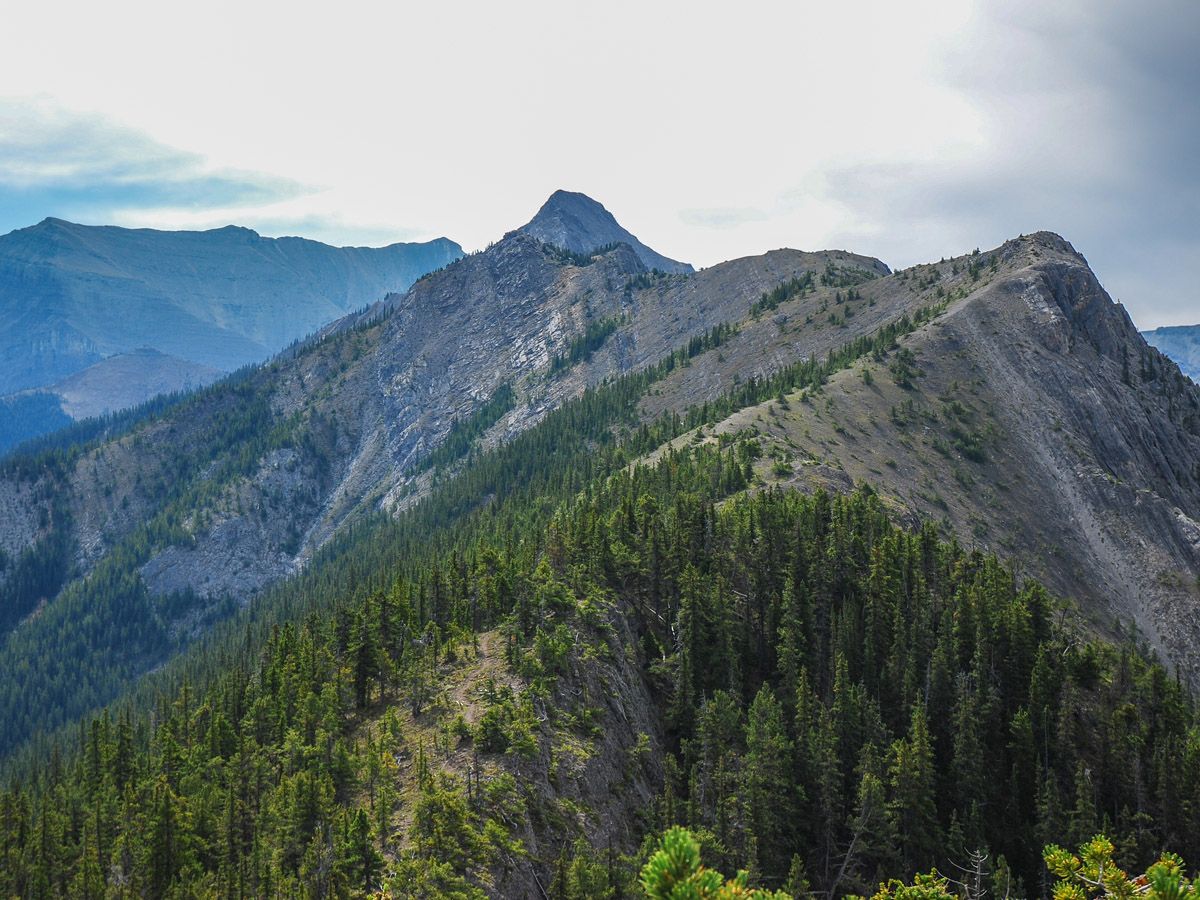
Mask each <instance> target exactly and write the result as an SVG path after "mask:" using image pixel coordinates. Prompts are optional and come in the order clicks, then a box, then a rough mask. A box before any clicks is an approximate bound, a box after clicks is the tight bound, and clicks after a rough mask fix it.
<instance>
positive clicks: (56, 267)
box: [0, 219, 462, 399]
mask: <svg viewBox="0 0 1200 900" xmlns="http://www.w3.org/2000/svg"><path fill="white" fill-rule="evenodd" d="M461 255H462V248H461V247H459V245H458V244H456V243H454V242H453V241H450V240H447V239H445V238H438V239H437V240H434V241H429V242H427V243H419V244H392V245H390V246H387V247H380V248H364V247H340V248H339V247H331V246H328V245H326V244H322V243H319V242H317V241H310V240H306V239H303V238H295V237H285V238H264V237H261V236H260V235H258V234H257V233H256V232H254V231H251V230H250V229H247V228H238V227H235V226H228V227H226V228H218V229H215V230H212V231H199V232H192V231H178V232H165V231H154V230H150V229H136V230H133V229H126V228H116V227H112V226H87V225H76V224H73V223H71V222H65V221H63V220H61V219H46V220H45V221H43V222H41V223H39V224H37V225H34V226H32V227H30V228H22V229H19V230H17V231H13V232H11V233H10V234H7V235H4V236H3V237H0V394H9V393H12V392H15V391H20V390H24V389H28V388H38V387H45V386H48V385H51V384H54V383H56V382H59V381H61V380H62V379H63V378H65V377H67V376H69V375H72V374H74V373H75V372H79V371H80V370H82V369H85V368H87V367H88V366H90V365H92V364H94V363H97V362H99V361H100V360H102V359H105V358H106V357H109V356H113V355H116V354H120V353H126V352H129V351H133V350H137V349H140V348H150V349H153V350H157V351H159V352H161V353H164V354H167V355H169V356H172V357H175V358H177V359H179V360H183V361H186V362H188V363H194V364H199V365H201V366H206V367H209V368H211V369H215V370H218V371H230V370H233V369H236V368H238V367H240V366H242V365H245V364H247V363H251V362H256V361H259V360H263V359H266V358H267V357H268V356H270V355H271V354H273V353H275V352H277V351H278V350H280V349H281V348H283V347H285V346H287V345H288V344H289V343H291V342H292V341H294V340H296V339H297V338H300V337H303V336H304V335H306V334H309V333H310V332H312V331H314V330H315V329H317V328H320V327H321V326H323V325H325V324H327V323H329V322H331V321H333V320H334V319H336V318H339V317H341V316H343V315H345V314H346V313H347V312H350V311H352V310H354V309H357V308H360V307H362V306H365V305H367V304H369V303H372V302H374V301H376V300H379V299H381V298H382V297H383V296H384V295H386V294H388V293H389V292H395V291H403V290H406V289H407V288H408V287H409V286H410V285H411V284H412V283H413V282H414V281H415V280H416V279H417V278H419V277H420V276H421V275H423V274H425V273H426V272H429V271H431V270H433V269H437V268H440V267H441V266H444V265H446V264H447V263H449V262H451V261H453V260H455V259H457V258H458V257H460V256H461ZM148 396H150V393H145V394H143V396H142V397H141V399H145V398H146V397H148Z"/></svg>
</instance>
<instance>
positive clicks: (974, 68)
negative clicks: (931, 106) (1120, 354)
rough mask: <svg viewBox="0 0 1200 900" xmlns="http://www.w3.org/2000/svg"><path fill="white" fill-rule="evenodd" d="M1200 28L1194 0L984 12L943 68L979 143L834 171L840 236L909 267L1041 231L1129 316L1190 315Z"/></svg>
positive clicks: (1197, 217) (1197, 302) (1193, 315)
mask: <svg viewBox="0 0 1200 900" xmlns="http://www.w3.org/2000/svg"><path fill="white" fill-rule="evenodd" d="M1197 33H1200V5H1197V4H1194V3H1184V2H1173V0H1151V2H1149V3H1146V4H1139V5H1138V6H1137V7H1136V8H1135V7H1133V6H1131V5H1129V4H1123V3H1118V2H1089V3H1086V4H1081V3H1073V4H1055V5H1049V4H1036V3H1021V4H1017V5H1015V6H1014V5H1006V6H1005V7H1003V9H1000V8H996V9H994V10H992V11H987V12H981V13H979V14H978V15H977V17H976V19H975V20H974V22H973V23H971V25H969V26H968V28H967V29H966V31H965V32H964V33H963V34H962V35H961V36H960V40H959V42H958V43H957V44H956V46H955V48H954V49H952V50H951V51H949V52H948V53H947V55H946V57H945V65H944V68H943V70H942V72H941V77H942V78H944V79H945V80H946V81H947V83H948V84H950V85H951V86H953V87H954V88H955V89H956V90H958V91H960V92H961V93H962V94H963V95H964V96H965V97H966V98H967V99H968V102H970V103H971V105H972V106H973V107H974V108H975V109H977V110H979V111H980V113H981V121H982V123H983V129H984V130H983V135H982V136H983V138H984V140H983V146H982V148H981V149H980V150H979V151H978V152H973V153H970V154H968V155H965V156H964V157H962V158H957V159H936V160H934V159H927V160H922V159H911V160H901V161H895V160H878V161H867V162H858V163H856V164H853V165H847V166H841V167H833V168H831V169H829V170H828V171H827V172H825V173H824V178H823V182H822V185H823V187H822V194H823V196H825V197H826V198H828V199H830V200H834V201H836V202H837V203H839V204H840V205H841V206H842V207H843V209H844V211H845V213H846V224H845V225H844V226H843V229H842V233H841V235H840V237H843V238H844V239H845V240H848V241H852V242H853V241H868V243H869V245H870V246H872V247H874V248H876V249H875V250H874V251H872V252H881V253H885V254H890V255H891V258H892V259H894V260H895V261H896V262H897V263H899V264H900V265H907V264H910V263H913V262H918V261H922V260H923V259H926V258H930V257H939V256H941V255H942V254H943V253H950V252H960V251H962V250H966V249H970V248H972V247H973V246H975V245H980V246H991V245H995V244H998V243H999V242H1001V241H1002V240H1004V239H1006V238H1008V237H1011V236H1014V235H1016V234H1018V233H1021V232H1026V233H1027V232H1030V231H1034V230H1037V229H1041V228H1045V229H1050V230H1054V231H1058V232H1060V233H1062V234H1063V235H1064V236H1065V237H1067V238H1068V239H1069V240H1071V241H1072V242H1073V243H1074V244H1075V246H1076V248H1077V249H1079V250H1080V251H1082V252H1083V253H1084V254H1085V255H1087V256H1088V257H1089V259H1090V260H1091V261H1092V263H1093V265H1094V266H1095V268H1096V269H1097V272H1098V274H1099V275H1100V278H1101V280H1102V281H1103V282H1104V283H1105V285H1106V286H1107V287H1108V288H1109V291H1110V293H1112V294H1113V295H1114V296H1115V297H1117V298H1119V299H1121V300H1122V301H1123V302H1125V303H1126V305H1127V306H1128V307H1129V310H1130V313H1131V315H1133V317H1134V319H1135V321H1137V322H1138V324H1139V326H1141V327H1153V326H1156V325H1160V324H1183V323H1189V322H1196V321H1200V296H1198V292H1197V290H1196V288H1195V286H1194V277H1193V275H1192V273H1191V271H1190V269H1191V266H1190V265H1189V264H1188V260H1195V259H1200V174H1198V172H1197V169H1196V164H1195V159H1196V147H1197V146H1198V143H1200V114H1197V111H1196V110H1197V107H1196V106H1195V101H1194V93H1195V91H1196V89H1197V87H1198V86H1200V54H1197V53H1196V52H1195V48H1194V46H1193V44H1192V42H1193V40H1194V36H1195V35H1196V34H1197ZM868 239H869V240H868Z"/></svg>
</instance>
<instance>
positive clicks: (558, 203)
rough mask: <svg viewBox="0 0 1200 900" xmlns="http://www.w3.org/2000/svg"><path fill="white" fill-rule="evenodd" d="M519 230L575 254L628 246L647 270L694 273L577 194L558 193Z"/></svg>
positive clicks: (601, 206)
mask: <svg viewBox="0 0 1200 900" xmlns="http://www.w3.org/2000/svg"><path fill="white" fill-rule="evenodd" d="M519 230H520V231H521V232H523V233H525V234H528V235H531V236H533V237H535V238H537V239H538V240H540V241H543V242H545V243H547V244H553V245H554V246H556V247H562V248H563V249H564V250H570V251H571V252H572V253H590V252H591V251H592V250H595V249H597V248H598V247H606V246H608V245H610V244H628V245H629V246H630V247H632V248H633V251H634V252H635V253H636V254H637V255H638V258H639V259H641V261H642V262H643V263H644V264H645V265H646V267H647V268H650V269H661V270H662V271H664V272H685V273H686V272H691V271H693V270H692V267H691V266H690V265H688V264H687V263H681V262H678V261H676V260H673V259H670V258H668V257H666V256H663V255H662V254H661V253H657V252H655V251H654V250H651V249H650V248H649V247H647V246H646V245H645V244H643V243H642V242H641V241H639V240H638V239H637V238H636V237H634V236H633V235H632V234H630V233H629V232H628V231H626V230H625V229H624V228H623V227H621V224H620V223H619V222H618V221H617V220H616V218H614V217H613V214H612V213H610V212H609V211H608V210H607V209H605V208H604V206H603V204H601V203H599V202H598V201H596V200H593V199H592V198H591V197H589V196H588V195H587V194H581V193H578V192H577V191H564V190H557V191H555V192H554V193H553V194H551V195H550V198H549V199H548V200H547V201H546V202H545V203H543V204H542V208H541V209H539V210H538V212H537V215H535V216H534V217H533V218H532V219H531V220H530V221H529V223H528V224H527V225H524V226H522V227H521V228H520V229H519Z"/></svg>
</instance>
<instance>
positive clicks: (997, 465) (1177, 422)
mask: <svg viewBox="0 0 1200 900" xmlns="http://www.w3.org/2000/svg"><path fill="white" fill-rule="evenodd" d="M858 290H859V292H860V294H861V298H862V299H861V300H855V301H854V302H848V303H843V304H842V305H841V306H839V305H837V304H833V305H830V307H829V309H830V310H832V311H833V312H832V313H831V315H833V316H834V317H835V319H837V318H841V317H844V316H846V315H851V314H852V315H854V316H859V315H861V314H863V312H865V311H867V310H869V309H871V308H872V304H874V306H875V308H877V307H878V306H880V305H889V304H896V303H900V304H905V305H908V306H909V307H910V308H916V307H918V306H921V305H928V304H944V305H946V308H945V311H944V312H943V313H941V314H940V315H939V316H938V317H937V318H936V319H934V320H933V321H932V322H931V323H930V324H928V325H926V326H924V327H922V328H920V329H919V330H917V331H916V332H914V333H913V334H911V335H909V336H908V337H906V338H904V339H902V340H901V347H902V349H901V350H899V351H898V352H897V353H893V354H890V355H888V356H887V357H886V358H884V357H882V356H879V357H878V358H876V359H869V360H868V361H866V362H865V363H863V364H861V365H859V366H858V367H857V368H856V370H854V371H849V370H848V371H844V372H842V373H840V374H838V375H835V376H834V377H833V378H832V379H831V381H830V383H829V384H828V386H826V387H825V388H823V389H822V390H821V391H820V392H817V393H812V392H807V393H803V394H799V393H796V392H793V393H791V394H788V395H786V396H783V397H782V400H776V401H771V402H767V403H764V404H760V405H757V406H752V407H749V408H746V409H742V410H739V411H738V412H735V413H734V414H732V415H731V416H729V417H728V418H727V419H725V420H724V421H722V422H720V423H719V424H718V425H716V426H715V427H714V428H713V429H712V432H711V433H710V437H709V438H708V439H709V440H715V439H716V438H715V437H713V436H712V435H719V434H738V433H746V432H750V433H756V434H759V435H761V436H762V438H763V439H764V441H765V443H766V445H767V451H768V452H767V453H766V457H765V458H764V461H763V462H762V463H760V471H761V474H762V475H763V477H765V478H767V479H768V480H769V481H779V482H782V483H785V484H789V485H792V486H796V487H803V488H805V489H812V488H813V487H814V486H818V485H821V486H826V487H832V488H836V489H845V488H848V487H849V486H850V485H852V484H858V483H865V484H870V485H872V486H874V487H875V488H876V489H877V490H879V491H880V492H881V493H882V494H883V495H884V496H885V497H887V499H888V501H889V502H890V503H891V504H892V506H893V508H894V509H895V510H896V511H897V513H898V514H899V515H901V516H902V517H905V518H910V519H911V520H912V521H920V520H929V521H935V522H940V523H942V527H943V528H944V529H945V531H946V532H947V533H948V534H953V535H956V536H957V537H958V539H959V540H961V541H963V542H964V543H965V544H967V545H972V546H974V545H977V546H981V547H984V548H988V549H991V550H995V551H996V552H999V553H1001V554H1002V555H1003V556H1004V557H1005V558H1006V559H1009V560H1011V561H1012V563H1013V564H1014V565H1016V566H1018V567H1019V569H1020V570H1021V571H1023V572H1027V573H1029V574H1030V575H1032V576H1034V577H1037V578H1039V579H1040V580H1042V581H1043V582H1045V583H1046V584H1047V585H1049V586H1050V587H1051V588H1052V589H1053V590H1055V591H1057V592H1059V593H1061V594H1062V595H1064V596H1067V597H1071V598H1074V599H1076V600H1078V601H1079V602H1080V604H1081V606H1082V608H1083V609H1084V610H1086V612H1087V614H1088V616H1089V617H1090V618H1091V619H1092V621H1093V622H1095V623H1096V624H1098V625H1099V626H1101V627H1102V628H1104V629H1105V630H1109V631H1110V632H1111V631H1114V630H1119V629H1121V628H1122V627H1123V628H1125V629H1128V628H1129V627H1130V626H1134V627H1136V629H1137V630H1138V631H1139V632H1140V633H1141V635H1142V636H1143V637H1144V638H1145V639H1146V640H1148V641H1149V642H1150V643H1151V645H1152V646H1154V647H1155V648H1156V649H1157V650H1159V651H1160V652H1161V653H1162V654H1163V655H1164V656H1165V658H1167V659H1169V660H1171V661H1172V662H1173V664H1174V665H1176V666H1177V667H1178V668H1179V670H1180V671H1181V672H1182V673H1183V674H1184V675H1185V676H1186V677H1187V678H1188V680H1189V681H1191V682H1192V683H1193V684H1196V683H1200V663H1198V661H1197V659H1196V657H1195V654H1194V653H1193V652H1192V649H1191V648H1193V647H1195V645H1196V641H1197V640H1200V581H1198V576H1200V389H1198V388H1197V387H1196V386H1195V385H1194V384H1192V383H1191V382H1189V381H1188V380H1187V379H1185V378H1183V377H1182V376H1181V375H1180V373H1179V371H1178V369H1177V368H1176V367H1175V366H1174V364H1172V363H1171V362H1170V361H1169V360H1168V359H1166V358H1165V357H1163V356H1162V355H1160V354H1159V353H1158V351H1156V350H1154V349H1152V348H1150V347H1147V346H1146V345H1145V343H1144V342H1143V341H1142V340H1141V339H1140V336H1139V335H1138V333H1137V331H1136V329H1135V328H1134V327H1133V324H1132V323H1131V322H1130V320H1129V318H1128V316H1127V315H1126V313H1125V311H1124V309H1123V308H1122V307H1120V306H1118V305H1116V304H1114V303H1113V302H1112V301H1111V299H1110V298H1109V297H1108V295H1107V294H1106V293H1105V291H1104V289H1103V288H1102V287H1101V286H1100V284H1099V283H1098V282H1097V281H1096V278H1095V276H1094V275H1093V274H1092V273H1091V271H1090V270H1089V269H1088V267H1087V263H1086V261H1085V260H1084V259H1083V257H1081V256H1080V255H1079V254H1078V253H1076V252H1075V251H1074V249H1073V248H1072V247H1071V246H1070V244H1068V243H1066V242H1065V241H1063V240H1062V239H1061V238H1058V237H1057V236H1055V235H1049V234H1037V235H1033V236H1030V237H1026V238H1022V239H1019V240H1015V241H1010V242H1009V243H1007V244H1005V245H1004V246H1003V247H1000V248H998V249H997V250H995V251H993V252H991V253H987V254H981V255H979V256H976V257H964V258H960V259H956V260H950V261H947V262H943V263H939V264H935V265H931V266H917V267H915V268H913V269H910V270H907V271H905V272H903V273H899V274H897V275H895V276H892V277H890V278H886V279H880V280H878V281H874V282H871V283H870V284H866V285H863V286H862V287H861V288H859V289H858ZM812 303H813V301H812V300H808V301H792V302H789V303H784V304H782V305H781V306H780V307H779V310H778V312H777V313H776V317H775V320H774V321H772V322H771V323H770V324H768V323H767V321H766V320H763V321H761V322H760V323H759V324H758V325H757V326H753V327H748V328H745V329H743V331H742V333H741V334H740V335H739V336H738V337H737V338H736V339H734V340H733V341H731V342H730V343H729V345H727V346H726V347H725V348H723V350H724V353H725V355H726V357H727V358H729V357H731V356H733V355H734V354H737V353H739V347H740V343H739V342H743V343H749V342H753V343H756V344H757V345H758V346H759V347H760V348H762V351H763V352H767V353H775V354H778V355H780V356H781V357H782V359H783V360H786V359H788V358H792V357H794V356H795V355H796V354H795V351H794V350H793V349H792V347H791V346H790V345H791V341H792V336H791V334H790V329H791V327H793V326H792V325H791V324H790V323H792V322H795V321H796V320H797V319H799V318H801V317H802V316H805V317H807V316H808V315H813V313H812V312H807V313H806V311H805V305H806V304H807V305H808V306H809V307H811V305H812ZM814 318H815V316H814ZM809 327H811V326H809ZM831 327H832V328H834V329H835V331H836V330H838V329H840V325H838V326H835V325H832V324H831V323H830V322H829V320H828V319H826V328H831ZM726 365H727V364H721V363H717V362H716V361H715V360H714V361H707V360H705V359H704V358H701V359H699V360H697V361H695V362H694V364H693V366H692V367H691V368H689V369H686V370H681V371H680V372H677V373H675V375H674V376H673V378H674V382H675V383H674V384H672V383H671V382H665V383H664V384H663V386H662V390H663V394H662V395H661V396H654V397H650V398H648V399H647V401H646V403H645V405H646V415H648V416H651V415H653V414H654V413H655V412H656V411H657V410H659V409H662V408H666V407H669V406H672V405H675V404H676V403H677V402H678V401H677V400H675V399H674V398H675V397H676V396H686V397H687V398H688V399H689V400H690V401H693V402H694V401H696V400H698V399H712V397H713V396H714V387H713V386H715V385H719V384H720V383H722V381H723V380H724V379H723V377H722V370H723V369H724V368H725V366H726Z"/></svg>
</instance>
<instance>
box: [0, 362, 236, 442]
mask: <svg viewBox="0 0 1200 900" xmlns="http://www.w3.org/2000/svg"><path fill="white" fill-rule="evenodd" d="M221 375H222V373H221V372H220V371H219V370H217V369H214V368H211V367H210V366H205V365H201V364H200V363H194V362H188V361H187V360H186V359H179V358H177V357H174V356H168V355H167V354H165V353H159V352H158V351H157V350H149V349H145V348H143V349H141V350H133V351H131V352H129V353H118V354H116V355H115V356H110V357H108V358H107V359H102V360H100V362H98V363H94V364H92V365H90V366H88V367H87V368H86V369H82V370H81V371H79V372H76V373H75V374H73V375H68V376H67V377H66V378H64V379H62V380H61V381H59V382H56V383H55V384H52V385H49V386H48V387H44V388H32V389H30V390H26V391H18V392H17V393H15V394H9V395H7V396H4V397H0V454H4V453H7V452H8V451H9V450H11V449H12V448H13V447H16V446H17V445H18V444H21V443H23V442H25V441H28V440H30V439H31V438H36V437H41V436H42V435H44V434H49V433H50V432H52V431H57V430H58V429H60V428H65V427H67V426H68V425H71V424H73V423H75V422H78V421H81V420H83V419H94V418H97V417H99V416H107V415H109V414H111V413H115V412H119V411H121V410H126V409H131V408H132V407H135V406H140V405H141V404H143V403H145V402H146V401H147V400H149V399H150V398H152V397H158V396H160V395H164V394H177V393H181V392H185V391H191V390H195V389H196V388H200V387H204V386H205V385H209V384H212V383H213V382H214V381H216V380H217V379H218V378H220V377H221Z"/></svg>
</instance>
